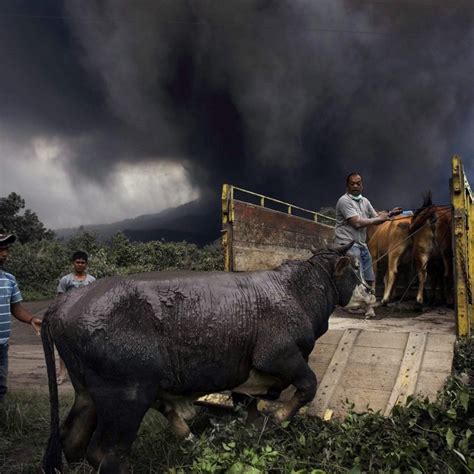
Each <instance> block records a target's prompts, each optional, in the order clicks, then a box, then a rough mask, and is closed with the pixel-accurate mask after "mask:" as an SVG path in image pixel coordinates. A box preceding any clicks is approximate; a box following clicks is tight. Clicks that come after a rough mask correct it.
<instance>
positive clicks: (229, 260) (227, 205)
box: [222, 184, 336, 271]
mask: <svg viewBox="0 0 474 474" xmlns="http://www.w3.org/2000/svg"><path fill="white" fill-rule="evenodd" d="M236 191H237V192H238V193H242V194H244V195H250V196H254V197H256V198H257V201H258V204H253V205H256V206H260V207H265V208H268V207H267V204H268V203H269V202H272V203H275V204H278V205H281V206H283V208H284V209H285V212H286V213H287V214H289V215H292V216H295V214H294V211H295V209H296V210H298V211H299V212H302V213H307V214H308V215H309V216H310V218H307V217H302V216H299V215H297V216H295V217H301V218H302V219H307V220H311V221H313V222H318V223H319V224H325V225H329V226H335V224H336V219H334V218H333V217H329V216H325V215H324V214H321V213H319V212H315V211H309V210H308V209H303V208H302V207H299V206H295V205H293V204H290V203H287V202H284V201H280V200H279V199H274V198H271V197H268V196H264V195H263V194H259V193H254V192H253V191H248V190H246V189H242V188H239V187H237V186H233V185H231V184H224V185H223V186H222V246H223V249H224V269H225V271H233V255H232V252H233V250H232V238H233V236H232V232H233V229H232V222H234V202H235V192H236ZM244 202H245V201H244ZM249 204H252V203H249ZM269 209H272V210H275V209H273V208H269ZM279 212H283V211H279Z"/></svg>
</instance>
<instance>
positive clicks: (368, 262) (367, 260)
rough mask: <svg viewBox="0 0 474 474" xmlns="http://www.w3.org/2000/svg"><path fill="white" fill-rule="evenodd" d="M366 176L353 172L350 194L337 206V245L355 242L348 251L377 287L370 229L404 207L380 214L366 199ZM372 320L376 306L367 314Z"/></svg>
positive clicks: (370, 281) (347, 186)
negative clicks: (369, 247) (364, 188)
mask: <svg viewBox="0 0 474 474" xmlns="http://www.w3.org/2000/svg"><path fill="white" fill-rule="evenodd" d="M362 190H363V186H362V176H361V175H360V174H359V173H351V174H349V175H348V176H347V178H346V193H345V194H343V195H342V196H341V197H340V198H339V200H338V201H337V204H336V229H335V243H336V245H345V244H348V243H349V242H354V245H353V246H352V248H351V249H350V250H349V251H348V252H347V253H348V254H351V255H354V256H355V257H357V259H358V260H359V265H360V267H361V269H362V273H363V277H364V279H365V281H366V282H367V284H369V285H370V286H372V287H374V286H375V275H374V270H373V268H372V257H371V256H370V253H369V249H368V247H367V243H366V240H367V227H368V226H369V225H379V224H382V223H383V222H385V221H386V220H388V219H390V217H392V216H395V215H397V214H400V212H402V208H401V207H395V208H394V209H392V210H391V211H390V212H388V211H382V212H376V211H375V209H374V208H373V207H372V204H371V203H370V201H369V200H368V199H367V198H366V197H364V196H362ZM365 315H366V317H368V318H370V317H372V316H374V315H375V313H374V309H373V308H372V307H370V308H368V310H367V312H366V313H365Z"/></svg>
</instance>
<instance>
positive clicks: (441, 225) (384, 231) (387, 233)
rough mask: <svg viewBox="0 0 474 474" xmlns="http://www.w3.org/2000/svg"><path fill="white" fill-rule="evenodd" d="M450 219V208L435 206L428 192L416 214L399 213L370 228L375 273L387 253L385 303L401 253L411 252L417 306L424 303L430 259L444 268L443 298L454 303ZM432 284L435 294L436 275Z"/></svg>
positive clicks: (383, 299)
mask: <svg viewBox="0 0 474 474" xmlns="http://www.w3.org/2000/svg"><path fill="white" fill-rule="evenodd" d="M451 220H452V213H451V207H450V206H435V205H433V203H432V200H431V194H430V193H428V194H427V195H426V196H425V197H424V201H423V206H422V207H421V208H419V209H418V210H417V211H416V212H415V215H414V216H413V217H411V216H406V217H404V216H399V217H396V218H394V219H392V220H390V221H387V222H384V223H383V224H381V225H380V226H378V227H377V228H375V227H372V228H371V229H370V230H369V232H368V247H369V251H370V253H371V255H372V259H373V261H374V264H373V265H374V272H375V274H377V261H378V260H380V259H381V258H382V257H384V256H385V255H387V258H388V268H387V273H386V274H385V277H384V294H383V297H382V301H381V302H382V304H387V303H388V302H389V301H390V298H391V296H392V293H393V289H394V284H395V280H396V276H397V273H398V266H399V264H400V260H401V258H402V256H403V255H405V256H406V255H410V254H411V256H412V258H413V260H414V262H415V265H416V270H417V274H418V292H417V296H416V308H417V309H421V308H422V305H423V301H424V298H423V291H424V287H425V283H426V278H427V273H428V263H429V262H431V263H435V264H434V265H433V268H434V269H436V267H437V266H438V267H439V266H441V267H442V272H443V278H442V285H440V286H441V288H440V289H441V295H442V297H443V301H445V302H447V303H448V304H452V274H453V270H452V258H453V253H452V246H451ZM410 249H411V252H410ZM433 273H435V272H433ZM431 276H435V275H434V274H433V275H431ZM432 286H433V290H434V293H435V294H436V289H437V288H436V279H435V278H433V280H432Z"/></svg>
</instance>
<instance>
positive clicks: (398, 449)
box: [0, 338, 474, 474]
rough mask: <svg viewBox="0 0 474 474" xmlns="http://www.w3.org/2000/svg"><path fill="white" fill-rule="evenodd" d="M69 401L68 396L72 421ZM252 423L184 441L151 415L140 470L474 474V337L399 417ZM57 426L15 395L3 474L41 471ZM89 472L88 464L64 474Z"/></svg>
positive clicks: (231, 418)
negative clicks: (434, 385)
mask: <svg viewBox="0 0 474 474" xmlns="http://www.w3.org/2000/svg"><path fill="white" fill-rule="evenodd" d="M71 401H72V399H71V396H62V397H61V410H62V415H63V416H64V415H65V413H66V410H67V407H68V406H69V405H70V403H71ZM263 427H265V428H264V429H263V428H262V427H259V428H256V427H249V426H247V425H246V424H245V416H244V413H243V411H241V410H239V409H237V411H236V412H235V413H233V414H227V415H221V416H212V415H211V416H209V414H208V413H204V412H203V413H201V414H200V415H199V416H198V417H197V418H196V420H195V421H194V422H193V424H192V429H193V432H194V433H195V435H196V437H195V439H194V440H193V441H190V442H178V441H176V440H175V439H174V438H173V436H172V435H171V433H170V431H169V429H168V427H167V426H166V422H165V420H164V418H163V417H162V416H161V415H160V414H159V413H157V412H156V411H154V410H150V411H149V412H148V414H147V415H146V417H145V419H144V421H143V423H142V426H141V429H140V432H139V435H138V438H137V440H136V441H135V443H134V446H133V450H132V456H131V463H132V466H133V472H135V473H162V472H167V473H169V474H178V473H202V474H204V473H229V474H237V473H246V474H258V473H293V474H297V473H298V474H303V473H305V474H306V473H308V474H323V473H344V472H347V473H351V474H356V473H388V472H390V473H412V474H419V473H430V474H431V473H436V472H437V473H453V474H454V473H456V474H458V473H471V472H473V471H474V437H473V432H474V338H471V339H465V340H461V341H460V342H459V343H458V345H457V348H456V354H455V361H454V373H453V376H452V377H451V378H450V379H449V380H448V382H447V383H446V386H445V388H444V390H443V391H442V392H441V393H440V395H439V397H438V399H437V400H436V401H435V402H434V403H429V402H428V401H427V400H422V399H417V398H412V399H410V400H409V403H408V404H407V406H405V407H396V408H395V410H394V413H393V416H392V417H390V418H384V417H383V416H381V415H380V414H379V413H374V412H368V413H361V414H358V413H353V412H350V413H349V414H348V415H347V416H346V418H345V419H344V420H332V421H328V422H326V421H322V420H321V419H319V418H309V417H303V416H298V417H296V418H295V419H294V420H293V421H292V422H291V423H285V424H284V426H279V427H274V426H271V425H270V424H269V423H268V424H265V423H263ZM48 429H49V403H48V397H47V395H46V394H44V393H43V394H39V393H36V394H35V393H31V392H24V393H23V392H22V393H15V394H11V395H10V396H9V398H8V400H7V403H6V404H5V406H4V407H1V408H0V472H2V473H20V472H21V473H36V472H38V465H39V464H40V462H41V457H42V453H43V449H44V446H45V444H46V440H47V437H48ZM66 472H70V473H91V472H93V471H92V470H91V469H90V467H89V466H88V465H87V464H86V463H85V462H84V463H81V464H79V465H76V466H73V467H72V468H69V469H68V470H66Z"/></svg>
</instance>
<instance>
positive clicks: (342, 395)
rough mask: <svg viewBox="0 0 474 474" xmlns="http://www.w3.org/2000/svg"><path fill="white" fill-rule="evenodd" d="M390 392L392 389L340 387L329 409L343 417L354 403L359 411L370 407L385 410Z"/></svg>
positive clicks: (354, 406) (364, 410) (336, 415)
mask: <svg viewBox="0 0 474 474" xmlns="http://www.w3.org/2000/svg"><path fill="white" fill-rule="evenodd" d="M390 393H391V392H390V390H387V391H384V390H371V389H368V388H362V389H361V388H344V387H338V390H337V391H336V392H335V393H334V395H333V398H332V400H331V403H330V405H329V409H330V410H332V411H333V413H334V416H335V417H343V416H344V415H345V414H346V413H347V410H348V409H349V408H350V407H351V405H353V410H354V411H355V412H358V413H361V412H366V411H367V409H369V408H370V409H371V410H374V411H380V412H383V411H384V409H385V407H386V405H387V401H388V399H389V397H390ZM346 400H347V401H348V403H347V402H346Z"/></svg>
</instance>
